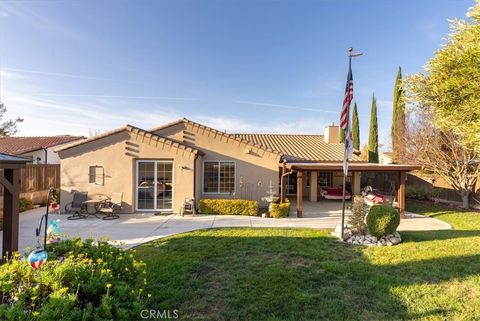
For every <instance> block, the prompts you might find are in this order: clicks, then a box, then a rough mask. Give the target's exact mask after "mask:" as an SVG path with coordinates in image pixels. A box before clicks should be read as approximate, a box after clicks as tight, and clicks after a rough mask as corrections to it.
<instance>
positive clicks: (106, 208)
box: [98, 193, 123, 220]
mask: <svg viewBox="0 0 480 321" xmlns="http://www.w3.org/2000/svg"><path fill="white" fill-rule="evenodd" d="M122 203H123V193H113V194H112V197H110V198H107V199H106V200H105V201H104V202H103V203H102V204H100V206H99V209H98V211H99V212H100V213H101V214H105V216H104V217H102V219H104V220H115V219H117V218H119V217H120V216H118V213H120V212H121V211H122Z"/></svg>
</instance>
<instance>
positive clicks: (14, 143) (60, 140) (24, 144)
mask: <svg viewBox="0 0 480 321" xmlns="http://www.w3.org/2000/svg"><path fill="white" fill-rule="evenodd" d="M83 138H84V137H82V136H70V135H61V136H30V137H21V136H5V137H0V153H6V154H10V155H22V154H25V153H28V152H32V151H35V150H39V149H42V148H49V147H54V146H58V145H62V144H66V143H70V142H73V141H76V140H79V139H83Z"/></svg>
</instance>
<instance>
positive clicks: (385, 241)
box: [330, 225, 402, 246]
mask: <svg viewBox="0 0 480 321" xmlns="http://www.w3.org/2000/svg"><path fill="white" fill-rule="evenodd" d="M341 233H342V229H341V225H337V226H336V228H335V231H334V232H331V233H330V234H331V235H332V236H335V237H337V238H339V239H340V238H341ZM343 235H344V238H343V241H344V242H346V243H350V244H355V245H364V246H393V245H397V244H399V243H401V242H402V238H401V236H400V233H398V232H395V233H393V234H388V235H385V236H384V237H381V238H377V237H375V236H373V235H370V234H365V235H354V234H353V232H352V230H351V229H350V228H349V227H348V226H347V225H345V226H344V230H343Z"/></svg>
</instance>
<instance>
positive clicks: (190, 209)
mask: <svg viewBox="0 0 480 321" xmlns="http://www.w3.org/2000/svg"><path fill="white" fill-rule="evenodd" d="M186 213H191V214H192V215H193V216H195V214H196V210H195V198H193V197H192V198H186V199H185V201H184V202H183V204H182V207H181V208H180V216H185V214H186Z"/></svg>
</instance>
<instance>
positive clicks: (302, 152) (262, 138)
mask: <svg viewBox="0 0 480 321" xmlns="http://www.w3.org/2000/svg"><path fill="white" fill-rule="evenodd" d="M235 136H237V137H240V138H242V139H245V140H248V141H250V142H252V143H254V144H258V145H261V146H264V147H265V148H271V149H273V150H278V151H281V152H282V153H284V158H285V159H286V160H287V161H290V162H291V161H298V162H314V161H317V162H328V161H335V162H336V161H342V160H343V150H344V145H343V144H329V143H326V142H325V141H324V140H323V135H295V134H293V135H284V134H235ZM351 160H352V161H360V159H359V158H358V156H356V155H353V157H352V158H351Z"/></svg>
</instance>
